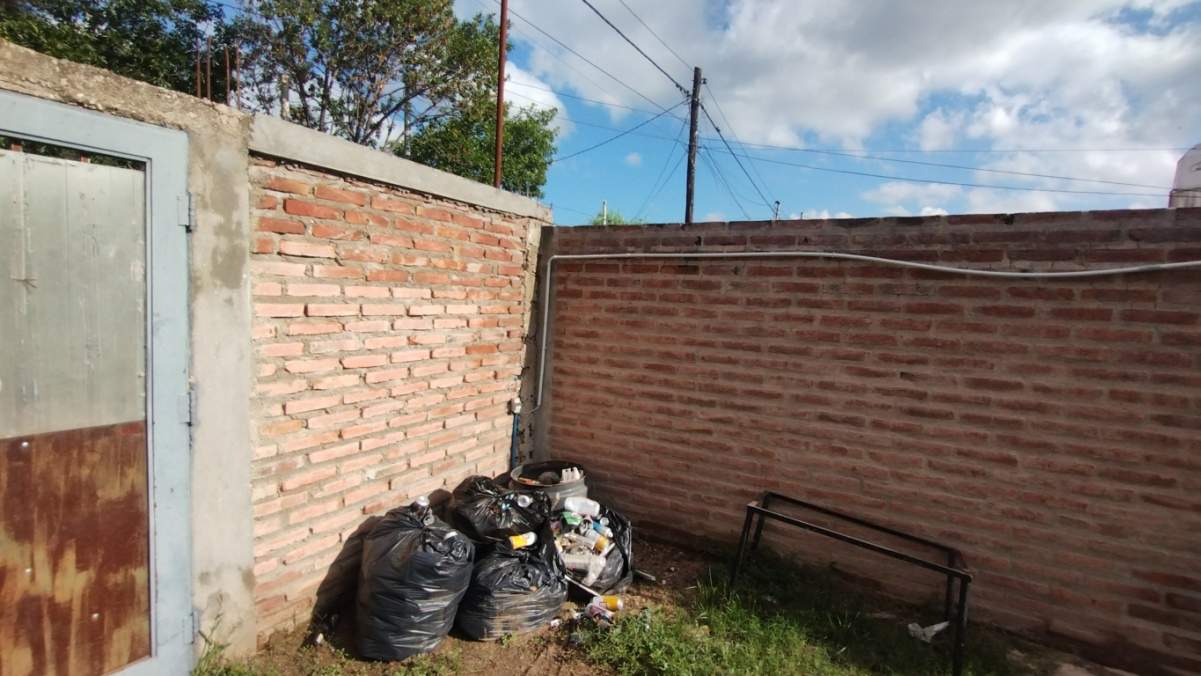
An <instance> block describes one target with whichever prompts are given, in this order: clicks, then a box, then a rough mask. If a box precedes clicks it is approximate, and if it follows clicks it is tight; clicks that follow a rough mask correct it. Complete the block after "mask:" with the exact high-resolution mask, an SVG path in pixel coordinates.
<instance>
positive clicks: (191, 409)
mask: <svg viewBox="0 0 1201 676" xmlns="http://www.w3.org/2000/svg"><path fill="white" fill-rule="evenodd" d="M179 417H180V419H182V420H183V422H184V424H186V425H192V424H194V421H195V420H196V386H195V385H189V386H188V391H187V392H185V393H183V394H181V395H179Z"/></svg>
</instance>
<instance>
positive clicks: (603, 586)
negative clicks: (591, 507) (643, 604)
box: [568, 505, 634, 598]
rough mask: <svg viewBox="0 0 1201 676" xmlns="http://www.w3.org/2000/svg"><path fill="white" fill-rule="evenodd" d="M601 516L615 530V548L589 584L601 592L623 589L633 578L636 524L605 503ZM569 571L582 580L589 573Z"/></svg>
mask: <svg viewBox="0 0 1201 676" xmlns="http://www.w3.org/2000/svg"><path fill="white" fill-rule="evenodd" d="M600 516H601V518H605V519H608V520H609V528H610V529H612V531H613V549H612V550H611V551H610V552H609V554H608V556H606V557H605V567H604V568H602V569H601V574H600V575H598V576H597V577H596V580H595V581H594V582H593V583H592V584H591V585H589V588H590V589H593V590H595V591H598V592H600V593H602V594H611V593H620V592H623V591H625V590H626V587H629V586H630V583H632V582H633V581H634V527H633V526H632V525H631V524H630V520H629V519H627V518H626V517H625V516H624V515H622V514H621V513H620V512H618V511H617V510H615V509H610V508H608V507H605V506H604V505H601V509H600ZM568 574H569V575H571V578H572V579H573V580H575V581H577V582H581V583H582V582H583V581H584V577H585V575H586V573H584V572H580V571H568ZM572 588H573V590H574V592H575V593H576V595H577V596H579V597H580V598H584V597H585V596H587V594H586V592H583V590H581V589H580V588H579V587H576V586H575V585H572Z"/></svg>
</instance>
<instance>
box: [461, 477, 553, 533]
mask: <svg viewBox="0 0 1201 676" xmlns="http://www.w3.org/2000/svg"><path fill="white" fill-rule="evenodd" d="M549 516H550V498H548V497H547V496H546V494H545V493H538V492H526V491H516V490H512V489H508V488H505V487H504V486H501V485H500V484H499V483H497V482H496V481H493V480H492V479H489V478H488V477H484V476H473V477H468V478H467V479H466V480H464V481H463V483H461V484H459V487H458V488H456V489H455V492H454V497H453V501H452V503H451V523H453V524H454V526H455V528H458V529H459V530H460V531H462V532H463V533H464V534H465V535H466V536H467V537H469V538H471V539H472V540H473V541H475V542H476V543H477V544H480V545H493V544H496V543H498V542H502V541H504V540H505V539H507V538H509V537H511V536H513V535H521V534H522V533H530V532H536V531H537V530H538V529H539V528H542V526H544V525H545V524H546V519H547V517H549Z"/></svg>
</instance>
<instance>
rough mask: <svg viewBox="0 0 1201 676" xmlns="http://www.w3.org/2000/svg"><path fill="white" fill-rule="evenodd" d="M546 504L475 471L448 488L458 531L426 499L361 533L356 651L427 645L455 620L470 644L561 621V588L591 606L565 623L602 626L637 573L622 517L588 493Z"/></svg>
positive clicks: (379, 656) (395, 656) (377, 654)
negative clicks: (553, 508) (553, 509)
mask: <svg viewBox="0 0 1201 676" xmlns="http://www.w3.org/2000/svg"><path fill="white" fill-rule="evenodd" d="M569 469H573V468H569ZM567 476H568V477H571V478H572V480H580V477H582V471H581V470H579V469H578V468H574V472H572V473H568V474H567ZM551 505H552V500H551V499H550V498H548V496H547V495H545V494H543V493H540V492H537V491H528V490H510V489H507V488H505V487H504V486H502V485H501V484H499V483H497V482H496V481H494V480H492V479H489V478H487V477H471V478H469V479H467V480H465V481H464V482H463V483H462V484H461V485H460V486H459V487H458V488H457V489H456V490H455V492H454V497H453V502H452V504H451V505H450V510H449V511H450V520H451V522H452V523H453V524H454V527H451V526H450V525H447V524H446V523H444V522H443V521H441V520H439V519H438V518H437V517H436V516H435V515H434V513H433V510H432V509H431V507H430V502H429V499H428V498H419V499H418V500H417V501H415V502H414V503H413V504H412V505H409V506H407V507H398V508H396V509H393V510H391V511H389V512H388V513H387V514H386V515H384V517H383V518H382V519H380V520H379V522H378V523H377V524H375V526H374V527H373V528H372V529H371V530H370V531H369V532H368V533H367V535H366V537H365V538H364V539H363V549H362V556H361V564H360V581H359V587H358V590H357V595H356V597H355V614H356V619H357V626H358V636H357V644H358V651H359V653H360V655H362V656H363V657H366V658H368V659H376V660H402V659H405V658H407V657H410V656H412V655H415V654H417V653H421V652H429V651H431V650H433V649H434V648H436V647H437V646H438V644H439V643H441V641H442V639H443V638H445V637H446V635H447V633H448V632H449V631H450V629H451V627H452V626H457V627H458V628H459V630H460V631H461V632H462V633H463V634H464V635H465V636H466V637H468V638H472V639H475V640H495V639H499V638H502V637H504V636H507V635H513V634H520V633H525V632H528V631H533V630H535V629H538V628H541V627H543V626H546V625H548V624H549V625H552V626H557V624H560V623H562V621H563V619H562V615H561V612H562V610H563V609H564V604H565V602H566V601H567V598H568V592H569V591H575V592H578V595H579V596H582V598H583V599H584V600H585V601H586V603H587V605H586V606H585V609H584V610H583V611H576V612H571V613H569V616H568V620H569V621H583V620H584V619H585V618H587V619H589V620H591V621H593V622H596V623H597V624H598V625H601V626H608V625H609V624H610V623H611V622H612V621H613V619H614V613H615V612H617V611H620V610H621V609H622V607H623V604H622V600H621V598H620V597H619V596H617V595H616V594H617V593H619V592H621V591H623V590H625V588H626V587H627V586H628V585H629V584H630V582H631V581H632V580H633V572H634V562H633V537H632V528H631V526H630V522H629V520H628V519H626V518H625V517H624V516H622V515H621V514H619V513H618V512H616V511H614V510H612V509H609V508H608V507H605V506H603V505H601V504H600V503H598V502H596V501H595V500H590V499H588V498H586V497H578V496H575V497H567V498H566V499H564V500H562V507H563V509H561V510H560V511H557V512H554V513H553V514H552V512H551ZM556 616H559V617H558V619H556Z"/></svg>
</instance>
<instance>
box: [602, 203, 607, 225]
mask: <svg viewBox="0 0 1201 676" xmlns="http://www.w3.org/2000/svg"><path fill="white" fill-rule="evenodd" d="M608 224H609V200H601V225H608Z"/></svg>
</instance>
